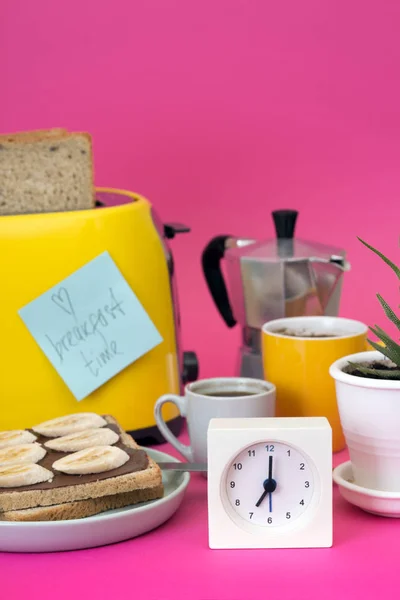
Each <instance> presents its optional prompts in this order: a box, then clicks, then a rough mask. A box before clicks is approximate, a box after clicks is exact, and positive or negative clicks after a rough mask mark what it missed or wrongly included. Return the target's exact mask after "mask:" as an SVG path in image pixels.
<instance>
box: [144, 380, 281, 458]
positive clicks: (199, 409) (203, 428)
mask: <svg viewBox="0 0 400 600" xmlns="http://www.w3.org/2000/svg"><path fill="white" fill-rule="evenodd" d="M275 400H276V389H275V386H274V385H273V384H272V383H269V382H267V381H263V380H261V379H251V378H245V377H216V378H213V379H201V380H199V381H195V382H193V383H189V384H188V385H186V387H185V395H184V396H176V395H174V394H165V395H164V396H161V397H160V398H159V399H158V400H157V402H156V404H155V406H154V415H155V420H156V423H157V426H158V428H159V430H160V431H161V433H162V434H163V436H164V438H165V439H166V440H167V441H168V442H169V443H170V444H171V445H172V446H174V448H176V450H178V452H179V453H180V454H182V456H184V457H185V458H186V459H187V460H188V461H189V462H200V463H207V430H208V424H209V421H210V419H212V418H214V417H228V418H230V417H274V416H275ZM166 402H173V403H174V404H176V406H177V407H178V409H179V412H180V413H181V415H182V416H183V417H186V421H187V426H188V432H189V439H190V446H187V445H186V444H183V443H182V442H180V441H179V440H178V439H177V438H176V437H175V436H174V434H173V433H172V432H171V430H170V429H169V428H168V426H167V425H166V423H165V421H164V419H163V417H162V414H161V409H162V406H163V404H165V403H166Z"/></svg>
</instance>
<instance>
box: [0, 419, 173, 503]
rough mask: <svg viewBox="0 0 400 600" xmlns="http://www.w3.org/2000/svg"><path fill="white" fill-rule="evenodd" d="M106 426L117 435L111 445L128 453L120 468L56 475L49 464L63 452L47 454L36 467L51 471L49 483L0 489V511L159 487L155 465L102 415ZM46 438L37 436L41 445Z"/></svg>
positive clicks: (118, 428)
mask: <svg viewBox="0 0 400 600" xmlns="http://www.w3.org/2000/svg"><path fill="white" fill-rule="evenodd" d="M104 419H105V420H106V422H107V425H106V427H109V428H110V429H113V430H114V431H115V432H117V433H118V435H119V436H120V438H119V441H118V442H117V443H116V444H115V446H117V447H119V448H121V449H123V450H124V451H125V452H126V453H127V454H129V460H128V461H127V462H126V463H125V464H124V465H123V466H121V467H119V468H116V469H113V470H110V471H106V472H102V473H96V474H91V475H64V474H62V473H57V472H56V471H54V470H53V469H52V468H51V465H52V464H53V463H54V462H55V461H56V460H58V459H59V458H60V457H62V456H65V453H60V452H56V451H49V452H48V454H47V455H46V456H45V457H44V458H43V459H42V460H41V461H39V462H38V464H39V465H40V466H43V467H45V468H46V469H48V470H53V473H54V477H53V480H52V481H51V482H44V483H37V484H34V485H26V486H24V487H19V488H0V512H6V511H15V510H22V509H28V508H36V507H40V506H52V505H56V504H65V503H67V502H76V501H80V500H88V499H96V498H104V497H106V496H116V495H119V494H126V493H128V492H139V491H142V492H145V491H148V490H151V489H153V490H154V488H160V486H162V473H161V469H160V467H159V466H158V465H157V463H156V462H155V461H154V460H153V459H152V458H151V457H150V456H148V454H147V452H146V451H145V450H143V449H140V448H139V447H138V445H137V443H136V442H135V441H134V439H133V438H132V437H131V436H130V435H128V434H127V433H126V432H125V431H124V430H123V429H122V428H121V426H120V425H119V423H118V422H117V421H116V419H115V418H114V417H112V416H110V415H104ZM46 440H47V438H42V437H39V438H38V439H37V443H39V444H43V443H44V442H45V441H46Z"/></svg>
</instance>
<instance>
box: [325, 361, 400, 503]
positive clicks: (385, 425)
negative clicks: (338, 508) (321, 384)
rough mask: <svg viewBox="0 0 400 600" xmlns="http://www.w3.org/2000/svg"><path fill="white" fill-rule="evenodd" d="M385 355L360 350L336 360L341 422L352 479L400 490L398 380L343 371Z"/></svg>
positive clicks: (333, 370)
mask: <svg viewBox="0 0 400 600" xmlns="http://www.w3.org/2000/svg"><path fill="white" fill-rule="evenodd" d="M382 359H385V357H384V356H383V355H382V354H381V353H380V352H376V351H372V352H361V353H359V354H352V355H350V356H345V357H343V358H341V359H339V360H337V361H335V362H334V363H333V364H332V365H331V367H330V369H329V373H330V375H331V376H332V377H333V379H334V380H335V386H336V397H337V402H338V408H339V415H340V421H341V425H342V428H343V433H344V436H345V438H346V443H347V446H348V449H349V455H350V460H351V463H352V467H353V475H354V482H355V483H356V484H358V485H361V486H363V487H367V488H371V489H375V490H381V491H390V492H400V381H389V380H386V381H385V380H379V379H368V378H364V377H356V376H354V375H349V374H348V373H344V372H343V368H344V367H345V366H346V365H347V364H348V362H349V361H351V362H372V361H374V360H382Z"/></svg>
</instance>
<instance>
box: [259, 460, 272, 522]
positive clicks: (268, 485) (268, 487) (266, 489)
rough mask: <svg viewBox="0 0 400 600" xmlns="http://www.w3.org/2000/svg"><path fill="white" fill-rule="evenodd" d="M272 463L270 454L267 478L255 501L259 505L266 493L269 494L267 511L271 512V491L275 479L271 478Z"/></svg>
mask: <svg viewBox="0 0 400 600" xmlns="http://www.w3.org/2000/svg"><path fill="white" fill-rule="evenodd" d="M272 463H273V457H272V456H271V455H270V456H269V460H268V479H266V480H265V481H264V482H263V488H264V491H263V493H262V494H261V496H260V498H259V499H258V500H257V502H256V506H257V507H259V506H260V504H261V503H262V502H263V500H264V498H265V497H266V496H267V494H269V512H272V492H274V491H275V490H276V481H275V479H273V478H272Z"/></svg>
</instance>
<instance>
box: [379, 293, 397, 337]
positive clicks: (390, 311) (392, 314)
mask: <svg viewBox="0 0 400 600" xmlns="http://www.w3.org/2000/svg"><path fill="white" fill-rule="evenodd" d="M376 297H377V298H378V300H379V302H380V303H381V306H382V308H383V310H384V311H385V314H386V316H387V317H388V319H390V320H391V321H392V323H394V324H395V325H396V327H397V329H400V319H399V318H398V317H397V315H396V314H395V312H394V311H393V309H391V308H390V306H389V304H388V303H387V302H386V300H384V299H383V298H382V296H381V295H380V294H377V296H376ZM399 308H400V307H399Z"/></svg>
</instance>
